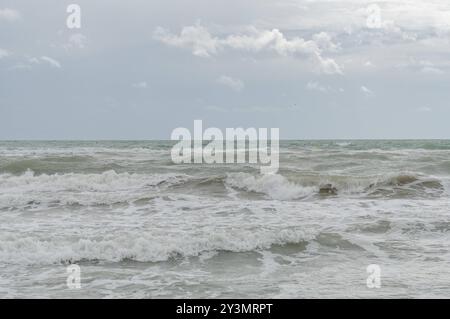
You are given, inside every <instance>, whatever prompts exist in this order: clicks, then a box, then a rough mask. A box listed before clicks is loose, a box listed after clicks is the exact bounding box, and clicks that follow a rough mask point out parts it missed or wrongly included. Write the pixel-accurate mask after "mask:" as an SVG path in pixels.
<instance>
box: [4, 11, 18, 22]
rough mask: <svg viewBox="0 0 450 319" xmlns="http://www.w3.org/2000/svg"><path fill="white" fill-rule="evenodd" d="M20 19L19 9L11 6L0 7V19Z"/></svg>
mask: <svg viewBox="0 0 450 319" xmlns="http://www.w3.org/2000/svg"><path fill="white" fill-rule="evenodd" d="M19 19H20V13H19V11H17V10H14V9H9V8H5V9H0V20H5V21H10V22H12V21H16V20H19Z"/></svg>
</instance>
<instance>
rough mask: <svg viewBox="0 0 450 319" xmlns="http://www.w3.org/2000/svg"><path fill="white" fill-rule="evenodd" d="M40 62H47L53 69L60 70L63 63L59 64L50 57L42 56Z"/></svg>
mask: <svg viewBox="0 0 450 319" xmlns="http://www.w3.org/2000/svg"><path fill="white" fill-rule="evenodd" d="M32 59H34V60H36V58H32ZM40 60H41V61H44V62H46V63H48V64H49V65H50V66H51V67H53V68H58V69H60V68H61V63H59V62H58V61H56V60H55V59H52V58H50V57H48V56H42V57H41V58H40Z"/></svg>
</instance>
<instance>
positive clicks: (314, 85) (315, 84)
mask: <svg viewBox="0 0 450 319" xmlns="http://www.w3.org/2000/svg"><path fill="white" fill-rule="evenodd" d="M306 89H307V90H309V91H319V92H323V93H327V92H328V88H326V87H324V86H323V85H320V84H319V82H314V81H311V82H308V84H306Z"/></svg>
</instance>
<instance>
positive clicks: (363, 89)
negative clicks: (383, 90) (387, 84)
mask: <svg viewBox="0 0 450 319" xmlns="http://www.w3.org/2000/svg"><path fill="white" fill-rule="evenodd" d="M360 90H361V92H363V93H364V95H365V96H367V97H372V96H374V95H375V94H374V93H373V91H372V90H370V89H369V88H367V87H366V86H364V85H363V86H361V88H360Z"/></svg>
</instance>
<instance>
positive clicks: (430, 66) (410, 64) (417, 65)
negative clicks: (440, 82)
mask: <svg viewBox="0 0 450 319" xmlns="http://www.w3.org/2000/svg"><path fill="white" fill-rule="evenodd" d="M397 66H398V67H399V68H404V69H411V70H413V71H416V72H420V73H425V74H444V73H445V72H444V71H443V70H441V69H440V68H438V67H436V66H435V65H434V63H432V62H431V61H428V60H417V59H415V58H413V57H410V58H409V60H408V61H406V62H402V63H400V64H398V65H397Z"/></svg>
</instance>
